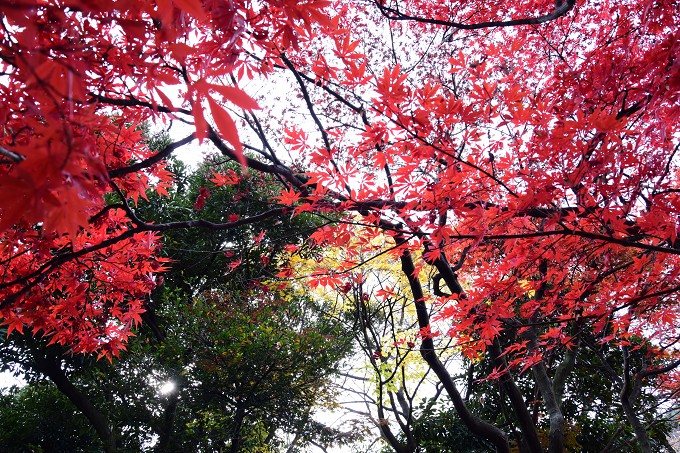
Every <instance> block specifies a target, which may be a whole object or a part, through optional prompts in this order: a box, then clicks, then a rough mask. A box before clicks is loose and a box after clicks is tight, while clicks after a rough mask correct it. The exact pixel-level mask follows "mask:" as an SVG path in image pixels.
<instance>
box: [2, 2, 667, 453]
mask: <svg viewBox="0 0 680 453" xmlns="http://www.w3.org/2000/svg"><path fill="white" fill-rule="evenodd" d="M679 11H680V8H678V5H677V1H675V0H667V1H656V0H644V1H642V2H639V1H632V0H624V1H618V0H617V1H610V0H598V1H590V2H582V3H579V4H577V3H576V2H575V1H573V0H567V1H558V2H545V1H535V2H534V1H532V2H513V3H503V4H497V3H489V2H479V1H475V0H469V1H464V2H453V3H442V2H438V1H430V0H407V1H398V2H397V1H376V2H369V3H366V2H352V1H350V2H346V1H343V2H338V1H332V0H330V1H329V0H309V1H304V2H293V1H271V2H245V1H238V0H237V1H232V2H228V3H225V2H223V1H221V0H205V1H202V2H189V1H186V0H163V1H160V0H158V1H147V0H122V1H118V2H111V3H110V4H100V3H96V4H94V3H91V2H85V1H77V0H74V1H68V2H52V1H46V2H32V1H27V2H20V3H11V4H7V5H6V6H5V5H4V4H3V11H2V30H1V31H0V65H1V70H2V73H3V74H4V75H3V81H4V82H5V83H2V84H0V99H2V103H0V118H2V122H3V125H4V128H3V131H2V143H0V155H1V156H2V158H1V159H2V160H0V176H1V178H0V211H1V212H0V213H1V217H0V235H1V236H0V265H1V266H2V269H1V273H0V298H1V300H2V302H1V305H0V316H1V317H2V320H3V321H2V322H3V323H4V324H5V325H7V328H8V331H10V332H13V331H15V330H17V331H20V332H21V331H22V330H23V329H25V328H26V329H30V331H31V333H32V334H33V335H38V334H39V335H43V336H45V337H46V338H47V339H48V341H50V342H52V343H56V344H60V345H64V346H66V347H69V348H71V349H72V350H73V351H74V352H92V351H97V352H98V353H99V354H101V355H102V356H106V357H109V358H111V357H115V356H116V355H117V354H118V353H119V352H120V351H121V350H123V349H124V347H125V341H126V340H127V339H128V336H129V333H130V331H131V329H133V328H134V327H135V326H136V325H137V324H138V323H139V321H140V320H141V315H142V312H143V310H144V304H145V301H146V299H147V297H148V295H149V294H150V293H151V291H153V289H154V288H155V287H157V286H158V283H159V278H158V275H157V274H158V273H159V272H161V271H163V270H164V269H165V265H166V261H165V259H164V257H163V256H162V255H160V253H161V252H160V251H159V248H158V246H159V241H160V236H159V235H160V233H162V232H167V231H170V230H177V229H187V228H192V229H203V230H219V231H230V230H235V229H239V228H245V229H246V230H248V229H251V230H250V231H249V233H250V234H249V235H248V236H250V237H251V239H248V240H246V241H252V243H255V244H257V243H260V244H262V241H264V240H265V236H266V235H267V234H269V232H268V231H266V232H264V234H262V230H261V231H257V228H256V227H254V226H253V225H255V224H256V223H257V222H261V221H263V220H265V219H272V220H274V219H276V220H275V221H274V225H276V221H279V220H280V221H282V222H283V219H287V218H289V217H290V216H299V215H301V214H302V213H314V214H316V215H318V216H328V215H329V214H331V215H330V218H332V219H335V220H342V222H340V223H335V224H332V225H323V226H322V227H321V228H319V229H318V230H317V232H315V233H313V234H312V238H313V239H314V241H315V242H316V243H317V244H323V245H326V246H330V247H348V248H351V244H350V242H349V241H348V238H349V237H350V236H351V235H352V234H353V233H354V232H353V230H352V227H351V225H352V224H357V223H358V224H362V225H364V226H367V227H369V228H366V229H364V230H363V231H365V232H366V234H368V235H373V237H378V236H381V235H388V236H389V237H390V238H391V240H392V242H391V244H393V245H390V246H389V247H388V248H387V249H384V250H380V251H376V253H378V254H380V253H385V254H387V253H390V256H391V257H392V258H393V259H394V260H395V261H399V263H400V264H401V272H402V273H403V274H404V277H405V278H406V279H407V281H408V285H409V290H410V292H411V295H412V299H413V303H414V306H415V308H416V320H417V324H418V327H419V329H420V333H421V336H420V338H421V354H422V356H423V358H424V359H425V360H426V361H427V363H428V365H429V366H431V367H432V368H433V370H434V371H435V373H436V374H437V377H438V379H440V381H441V382H442V384H443V385H445V387H446V389H447V394H448V395H449V396H450V398H451V400H452V402H453V403H454V404H455V405H456V410H457V411H458V413H459V415H460V416H461V418H462V419H463V420H464V421H465V423H466V425H467V426H468V427H473V428H474V429H475V430H476V432H477V433H480V434H483V435H484V436H486V438H487V439H489V440H491V441H492V442H493V443H494V445H495V446H496V448H498V449H499V450H501V451H508V449H509V446H508V445H509V444H508V440H507V434H506V433H505V432H504V431H503V430H502V429H500V428H498V427H497V426H491V425H489V424H484V423H481V421H480V420H477V419H474V417H473V414H471V413H469V411H467V410H466V409H465V404H464V401H462V400H461V399H460V395H458V391H457V389H456V387H455V383H454V382H453V380H452V379H451V376H450V373H449V372H448V371H447V370H446V369H445V367H444V366H443V364H442V363H441V362H440V361H439V359H438V356H437V353H436V351H435V350H434V346H433V342H432V341H431V340H432V337H433V336H434V335H437V334H442V335H443V334H446V335H447V336H448V337H449V338H451V339H452V341H453V342H454V343H455V344H456V345H457V346H458V347H459V348H460V351H461V352H462V354H463V355H464V356H465V357H467V358H468V359H470V360H480V359H482V358H484V357H489V358H490V359H491V360H492V361H493V363H494V367H493V370H492V371H491V373H490V374H489V377H490V378H494V379H498V380H499V382H500V383H501V385H502V386H503V387H504V389H505V390H506V391H507V393H508V397H509V398H510V400H511V401H512V405H513V412H515V417H516V420H517V423H518V425H520V428H519V429H520V430H521V432H522V436H524V438H525V440H526V442H527V443H528V445H529V449H530V450H531V451H540V450H541V448H542V447H541V446H540V445H539V440H540V439H539V438H538V437H539V436H538V431H537V426H536V425H537V424H536V423H535V422H534V421H533V420H532V419H531V417H530V414H529V413H528V411H527V408H526V404H525V402H524V401H523V400H522V399H521V398H520V395H519V393H518V392H519V389H518V386H517V384H516V383H515V382H514V381H513V379H515V377H516V376H517V375H518V374H520V375H521V374H523V373H531V376H532V379H533V380H534V382H535V384H536V386H537V389H538V392H539V393H540V395H541V401H542V403H541V404H542V405H543V406H544V407H545V411H546V413H547V414H548V417H549V418H550V433H549V436H550V445H551V447H550V448H551V449H552V450H554V451H561V450H563V448H564V440H565V437H564V431H565V426H566V425H565V422H564V414H563V412H562V407H561V405H562V397H563V396H564V395H565V394H567V392H565V391H564V390H565V388H564V386H565V383H566V376H568V374H569V372H570V370H571V369H573V363H574V359H573V357H574V355H578V354H579V353H581V350H582V349H583V348H587V349H590V350H597V348H598V347H599V346H601V345H605V344H608V345H610V346H609V347H610V348H621V351H622V354H623V355H622V357H621V365H622V366H621V367H620V368H615V369H617V370H619V371H620V373H619V374H618V375H617V384H618V385H619V387H620V389H621V392H620V395H621V398H620V400H621V401H620V402H621V405H622V408H623V410H624V412H625V416H626V420H627V422H628V423H630V424H631V426H632V428H633V430H634V432H635V436H636V439H637V441H638V442H639V444H640V447H641V448H642V449H643V450H645V451H649V450H650V449H651V446H650V441H649V439H648V435H647V434H646V429H645V426H644V425H643V424H642V423H641V422H640V419H639V416H638V415H639V414H637V413H636V408H635V404H636V395H637V392H636V388H638V387H639V385H638V384H639V383H640V382H643V381H645V380H646V379H648V378H651V377H657V378H658V381H659V386H660V388H661V389H662V390H663V391H665V392H668V394H671V395H673V394H676V393H677V392H678V388H679V387H678V371H677V367H678V365H680V356H679V352H678V348H677V342H678V338H680V331H679V330H678V329H680V327H679V326H680V323H678V307H679V305H678V303H677V293H678V290H679V289H680V261H679V259H678V256H679V255H680V243H679V242H678V240H677V235H678V215H679V214H680V202H679V200H680V198H679V197H678V193H680V188H679V180H680V178H679V175H680V172H679V169H680V167H679V165H678V164H679V160H678V156H677V151H678V150H679V149H680V143H678V140H680V136H679V134H680V132H679V128H678V126H679V121H680V114H679V112H680V110H679V108H680V107H679V105H680V76H679V74H680V65H679V62H678V58H677V55H678V54H680V40H679V39H678V27H677V24H678V23H680V16H679V14H680V12H679ZM480 30H481V31H480ZM251 80H252V81H255V82H256V83H252V84H250V85H249V82H250V81H251ZM281 83H283V85H282V84H281ZM268 86H272V87H280V86H286V87H287V88H286V92H285V93H280V92H279V93H276V91H275V90H272V92H271V93H267V94H266V95H263V96H260V97H259V99H257V100H256V99H254V98H253V97H251V95H252V96H255V94H256V88H255V87H268ZM265 89H266V88H262V90H263V91H264V90H265ZM171 90H172V92H173V93H177V94H178V96H170V94H169V93H170V92H171ZM244 90H248V91H249V93H250V94H246V91H244ZM279 91H280V90H279ZM272 93H273V94H272ZM282 102H283V104H282ZM260 109H261V110H264V113H263V114H261V113H260ZM112 112H115V115H113V116H112V115H111V113H112ZM147 119H154V120H156V121H159V122H163V121H165V122H167V121H179V122H184V123H186V124H188V125H190V126H191V129H192V131H193V132H192V133H191V134H190V135H188V136H187V137H186V138H184V139H180V140H177V141H174V142H172V143H169V144H167V145H166V146H164V147H163V149H162V150H158V151H152V150H151V149H150V148H149V147H148V146H147V145H146V144H145V142H144V141H143V140H141V131H140V130H139V129H138V128H137V125H138V124H140V123H141V122H142V121H143V120H147ZM195 140H196V141H198V142H199V143H200V144H203V143H206V142H209V143H210V144H211V145H213V146H214V147H215V148H216V149H217V150H218V151H219V152H220V153H221V154H222V155H223V156H224V157H226V158H229V159H231V160H233V161H234V162H237V163H238V165H240V167H241V168H242V171H241V174H245V173H246V172H248V173H250V172H252V173H257V174H266V175H268V177H269V178H270V180H269V181H271V182H272V183H273V184H275V188H274V187H272V193H271V196H270V197H268V199H267V200H265V201H264V203H265V204H267V205H268V209H266V210H264V211H260V210H258V211H257V213H253V212H250V211H244V213H243V214H241V213H238V212H237V213H236V215H238V216H239V217H238V218H236V217H232V218H230V217H229V215H228V212H229V210H228V209H225V210H224V213H225V214H226V215H223V216H221V217H219V219H218V220H215V221H211V220H207V218H204V217H203V213H202V211H203V209H205V208H206V203H207V201H208V200H209V199H210V198H211V196H212V193H213V188H211V187H209V186H207V185H201V186H199V187H197V188H196V189H197V193H196V194H195V195H196V198H195V200H193V205H192V207H191V208H190V209H187V210H186V211H187V212H186V217H185V218H183V219H182V220H172V221H166V222H161V223H154V222H153V219H152V218H151V217H150V216H149V215H148V214H146V215H144V216H142V217H140V215H142V213H141V211H139V212H138V210H137V209H136V208H135V205H137V204H138V203H139V202H140V199H144V198H145V197H148V194H147V191H148V190H149V189H151V188H153V189H155V190H156V192H157V193H158V194H161V195H166V194H168V195H169V193H168V188H169V186H170V185H171V179H172V178H171V176H170V173H169V172H168V171H167V164H166V159H167V158H168V156H170V155H171V154H172V153H173V152H175V151H176V150H177V149H179V148H181V147H184V146H187V145H188V144H189V143H191V142H192V141H195ZM245 150H248V151H249V152H251V154H246V153H245V152H244V151H245ZM235 175H236V177H238V173H237V172H236V169H235V168H234V167H232V168H229V169H225V170H224V171H223V170H218V171H217V172H216V173H215V174H214V175H212V182H213V183H214V184H215V186H216V187H218V188H219V190H220V191H221V190H230V189H229V187H230V186H232V185H233V186H234V189H235V190H236V191H238V192H239V193H241V192H242V193H243V194H244V195H246V196H247V193H248V192H247V184H246V185H241V183H240V182H239V183H238V184H234V177H235ZM237 179H238V178H237ZM107 193H113V194H115V196H112V195H109V196H105V195H106V194H107ZM112 197H113V198H115V201H113V202H111V201H112V200H113V198H112ZM208 214H210V212H209V211H206V216H208ZM362 239H363V240H365V241H366V240H368V241H370V239H371V237H365V238H362ZM241 244H245V243H240V244H239V245H241ZM222 245H228V243H223V244H222ZM265 245H266V242H265ZM288 245H289V246H290V247H291V248H295V247H297V246H299V244H297V243H294V244H288ZM284 247H285V246H284ZM247 250H248V247H247V246H246V247H245V248H244V249H239V250H237V251H236V252H235V255H234V256H233V257H232V258H234V259H233V260H232V261H230V262H229V264H228V265H227V267H228V269H235V268H236V267H238V266H239V265H240V263H239V260H241V262H243V259H246V260H250V261H253V260H256V261H257V260H259V261H262V260H263V259H265V260H266V259H267V258H269V259H271V258H270V257H269V255H267V251H266V250H260V251H259V252H258V253H259V257H254V256H251V255H249V254H248V252H247ZM221 251H222V250H221ZM356 264H357V263H356V262H352V261H351V260H350V261H347V262H345V263H343V264H342V265H341V266H339V267H338V268H336V269H334V270H333V271H332V272H331V273H328V275H320V274H318V273H317V274H315V275H312V280H311V281H312V282H314V284H317V285H323V286H328V287H333V286H342V285H343V284H344V282H345V280H346V279H348V278H350V274H351V270H352V269H353V268H354V267H355V266H356ZM425 265H430V266H433V267H434V268H436V269H437V271H438V273H439V277H438V278H439V279H440V280H442V281H444V282H445V283H446V285H445V286H446V287H448V291H443V290H441V289H442V288H443V286H444V285H440V290H441V291H438V294H435V297H431V296H430V295H426V294H425V293H424V292H423V289H422V288H423V283H424V281H425V280H426V279H427V275H426V274H423V273H421V272H420V271H421V270H422V269H423V268H424V266H425ZM277 275H278V276H279V278H289V277H293V276H294V275H295V269H292V268H289V269H283V270H280V271H279V272H277ZM196 278H197V279H198V281H200V277H199V276H196ZM461 283H462V285H461ZM431 305H436V306H437V307H438V308H439V309H440V310H439V311H438V313H437V315H436V319H435V320H436V321H437V322H442V323H448V328H447V329H446V331H442V332H437V331H435V329H433V325H432V324H431V323H430V321H431V319H430V318H431V316H430V313H431V312H430V311H429V309H428V308H429V307H430V306H431ZM638 339H644V341H638ZM607 350H608V351H609V350H613V349H607ZM636 351H642V352H644V355H645V357H644V360H643V361H641V362H640V363H641V365H640V367H633V366H632V365H631V360H632V355H634V354H635V353H636ZM572 353H573V354H572ZM631 354H632V355H631ZM554 357H560V358H562V361H561V362H559V363H556V362H553V361H552V360H551V359H552V358H554Z"/></svg>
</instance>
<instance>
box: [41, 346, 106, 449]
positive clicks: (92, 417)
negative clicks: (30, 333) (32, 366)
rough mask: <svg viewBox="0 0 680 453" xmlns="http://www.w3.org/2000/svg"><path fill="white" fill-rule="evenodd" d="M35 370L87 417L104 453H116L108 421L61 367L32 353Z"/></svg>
mask: <svg viewBox="0 0 680 453" xmlns="http://www.w3.org/2000/svg"><path fill="white" fill-rule="evenodd" d="M33 357H34V358H35V363H36V368H37V369H38V371H40V372H41V373H43V374H45V375H46V376H47V377H49V378H50V380H51V381H52V382H54V385H56V386H57V388H58V389H59V391H60V392H61V393H63V394H64V395H65V396H66V397H67V398H68V399H69V400H70V401H71V402H72V403H73V405H74V406H76V407H77V408H78V410H79V411H80V412H82V413H83V415H85V417H87V419H88V420H89V422H90V424H91V425H92V427H93V428H94V430H95V431H96V432H97V435H98V436H99V438H100V439H101V441H102V444H103V445H104V451H105V452H106V453H114V452H115V451H116V436H115V434H114V432H113V431H112V430H111V428H110V427H109V423H108V420H107V419H106V417H104V415H103V414H102V413H101V412H99V411H98V410H97V408H96V407H95V406H94V405H93V404H92V402H91V401H90V399H89V398H88V397H87V396H86V395H85V394H83V393H82V392H81V391H80V390H78V388H76V386H75V385H73V383H71V381H70V380H69V379H68V377H67V376H66V373H64V370H62V369H61V366H59V364H58V363H57V362H56V361H55V360H54V359H53V358H51V357H48V356H47V355H46V354H44V353H43V352H39V351H35V350H34V351H33Z"/></svg>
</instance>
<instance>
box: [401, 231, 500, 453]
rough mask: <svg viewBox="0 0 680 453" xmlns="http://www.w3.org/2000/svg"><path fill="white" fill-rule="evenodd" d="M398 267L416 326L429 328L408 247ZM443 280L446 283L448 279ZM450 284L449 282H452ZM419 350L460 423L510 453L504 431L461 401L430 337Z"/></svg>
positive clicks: (422, 295)
mask: <svg viewBox="0 0 680 453" xmlns="http://www.w3.org/2000/svg"><path fill="white" fill-rule="evenodd" d="M399 242H401V241H400V240H399V239H398V240H397V243H398V244H399ZM402 243H403V242H402ZM401 268H402V271H403V273H404V275H405V276H406V278H407V279H408V282H409V286H410V288H411V293H412V294H413V300H414V302H415V307H416V315H417V317H418V326H419V327H420V328H421V329H426V328H429V327H430V315H429V313H428V310H427V306H426V304H425V295H424V293H423V288H422V286H421V284H420V280H419V279H418V278H417V277H416V268H415V265H414V264H413V258H412V257H411V253H410V252H409V251H408V250H406V251H404V252H403V253H402V255H401ZM445 281H446V280H445ZM447 284H449V282H448V281H447ZM451 285H452V286H453V283H452V284H451ZM420 354H421V355H422V357H423V359H424V360H425V362H427V364H428V365H429V366H430V368H431V369H432V371H434V373H435V374H436V375H437V378H438V379H439V381H440V382H441V383H442V385H443V386H444V389H445V390H446V393H447V394H448V395H449V398H451V402H452V403H453V406H454V407H455V409H456V412H457V413H458V415H459V416H460V418H461V419H462V420H463V423H465V426H467V428H468V429H469V430H470V431H472V432H473V433H474V434H476V435H478V436H480V437H482V438H484V439H487V440H489V441H490V442H491V443H492V444H493V445H494V446H495V447H496V451H497V452H501V453H510V444H509V443H508V436H507V434H506V433H505V432H503V431H502V430H501V429H500V428H498V427H497V426H494V425H492V424H491V423H489V422H487V421H485V420H482V419H481V418H479V417H477V416H475V415H474V414H472V413H471V412H470V410H469V409H468V408H467V406H466V404H465V401H463V398H462V397H461V395H460V393H459V392H458V389H457V388H456V384H455V382H453V379H452V378H451V375H450V374H449V372H448V371H447V369H446V367H445V366H444V364H443V363H442V362H441V361H440V360H439V357H438V356H437V353H436V352H435V349H434V342H433V341H432V338H428V337H425V338H423V340H422V343H421V345H420Z"/></svg>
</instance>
